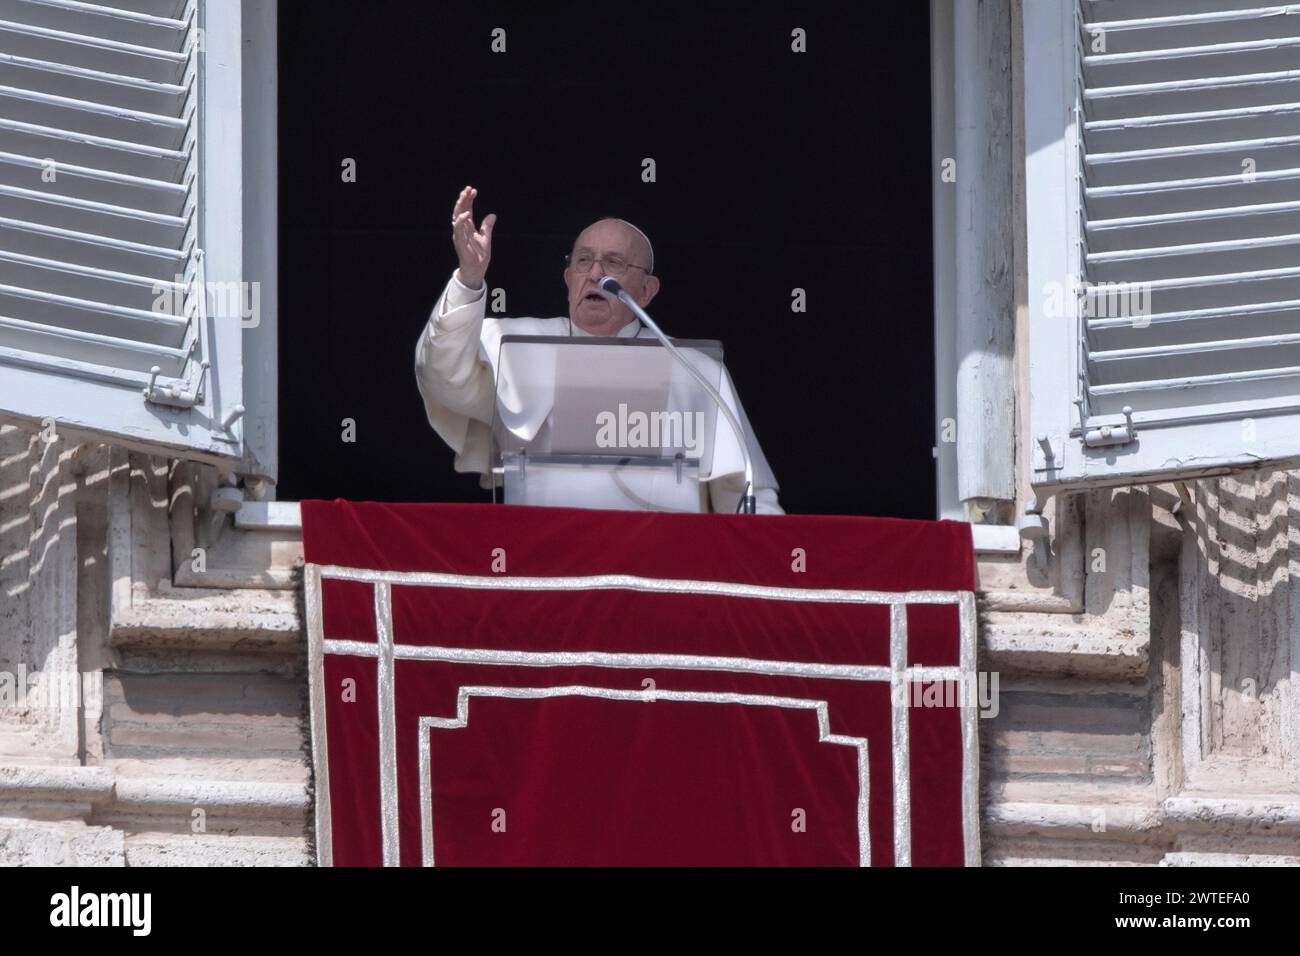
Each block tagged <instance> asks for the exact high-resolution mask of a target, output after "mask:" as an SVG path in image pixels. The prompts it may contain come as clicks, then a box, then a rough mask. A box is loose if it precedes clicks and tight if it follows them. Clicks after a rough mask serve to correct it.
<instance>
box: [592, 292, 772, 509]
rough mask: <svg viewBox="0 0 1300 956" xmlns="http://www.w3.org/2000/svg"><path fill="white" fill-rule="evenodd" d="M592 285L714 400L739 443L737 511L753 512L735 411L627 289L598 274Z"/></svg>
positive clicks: (748, 464)
mask: <svg viewBox="0 0 1300 956" xmlns="http://www.w3.org/2000/svg"><path fill="white" fill-rule="evenodd" d="M596 287H597V288H598V289H599V290H600V294H601V295H603V296H604V297H605V298H607V299H617V300H618V301H619V302H622V303H623V304H624V305H625V306H627V307H628V308H629V309H631V310H632V312H633V313H634V314H635V315H636V317H637V318H639V319H640V320H641V321H642V322H643V323H645V327H646V328H648V329H649V330H650V331H651V332H653V333H654V335H655V338H657V339H658V340H659V342H660V343H661V344H662V345H663V347H664V348H666V349H667V350H668V353H669V354H670V355H671V356H672V357H673V358H674V359H676V360H677V362H678V363H679V364H680V365H681V366H682V368H684V369H686V371H687V372H689V373H690V375H691V377H692V378H694V379H695V381H696V382H698V383H699V384H700V387H701V388H703V389H704V390H705V391H706V392H708V393H709V397H710V398H712V399H713V401H714V403H715V404H716V405H717V406H718V410H719V411H721V412H722V414H723V415H724V416H725V417H726V419H727V424H729V425H730V426H731V430H732V432H733V433H734V434H735V436H736V441H738V442H739V443H740V453H741V455H743V456H744V459H745V492H744V494H743V495H742V496H741V499H740V510H741V511H742V512H743V513H744V514H747V515H752V514H754V513H755V512H756V511H757V508H758V499H757V498H756V497H755V496H754V462H753V459H751V458H750V456H749V443H748V442H746V441H745V430H744V429H743V428H741V427H740V421H739V420H738V419H737V418H736V415H735V413H734V412H732V410H731V407H730V406H729V405H728V404H727V403H726V402H724V401H723V400H722V395H721V394H719V392H718V390H717V389H716V388H714V387H713V386H712V385H711V384H709V380H708V379H706V378H705V377H704V375H703V373H702V372H700V370H699V369H697V368H696V367H695V366H694V365H692V364H691V363H690V362H688V361H687V360H686V358H685V356H683V355H682V353H681V352H680V351H679V350H678V348H677V346H675V345H673V343H672V342H670V341H669V340H668V336H666V335H664V332H663V329H661V328H659V326H658V325H657V324H656V323H655V320H654V319H652V318H650V316H649V314H648V313H647V312H646V310H645V309H643V308H641V306H640V305H639V304H637V301H636V299H634V298H632V296H631V295H629V294H628V291H627V290H626V289H624V288H623V287H622V286H621V285H619V282H618V280H617V279H615V278H614V277H613V276H602V277H601V280H600V281H599V282H597V283H596Z"/></svg>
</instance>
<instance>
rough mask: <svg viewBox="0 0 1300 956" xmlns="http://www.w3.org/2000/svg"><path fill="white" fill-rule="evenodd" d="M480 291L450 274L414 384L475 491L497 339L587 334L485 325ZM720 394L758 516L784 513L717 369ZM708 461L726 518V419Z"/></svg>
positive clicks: (637, 326)
mask: <svg viewBox="0 0 1300 956" xmlns="http://www.w3.org/2000/svg"><path fill="white" fill-rule="evenodd" d="M486 305H487V286H486V284H484V286H483V288H480V289H470V288H468V287H467V286H466V285H464V284H463V283H462V282H461V281H460V279H459V277H457V276H456V275H455V274H454V273H453V274H452V278H451V281H450V282H448V283H447V287H446V288H445V289H443V291H442V295H441V296H439V298H438V301H437V303H435V305H434V307H433V313H432V314H431V315H430V316H429V321H428V324H427V325H426V326H425V328H424V331H423V332H422V333H421V334H420V341H419V343H418V344H417V345H416V347H415V380H416V384H418V385H419V388H420V394H421V395H422V396H423V398H424V410H425V413H426V414H427V415H428V416H429V424H430V425H432V426H433V429H434V431H436V432H437V433H438V435H439V436H440V437H441V438H442V440H443V441H445V442H446V443H447V444H448V445H450V446H451V449H452V451H454V452H455V453H456V462H455V468H456V470H457V471H459V472H474V473H477V474H479V475H481V476H482V477H481V479H480V484H482V485H483V487H485V488H490V487H491V486H492V477H491V469H492V465H491V461H490V456H491V445H492V432H491V427H492V411H493V406H494V404H495V402H496V381H495V377H494V368H495V363H496V357H497V354H498V348H499V346H500V344H501V336H503V335H554V336H567V335H569V334H573V335H582V336H585V335H588V333H586V332H584V331H582V330H581V329H579V328H578V327H577V326H574V325H572V324H571V323H570V321H569V320H568V319H567V318H563V317H559V318H554V319H534V318H521V319H489V318H486V317H485V310H486ZM618 334H619V336H620V337H629V336H633V335H636V336H641V337H651V338H652V337H653V333H651V332H650V330H649V329H647V328H644V327H643V326H642V325H641V323H640V322H639V321H636V320H634V321H632V322H630V323H628V324H627V325H625V326H623V328H622V329H620V330H619V333H618ZM720 391H721V393H722V397H723V400H724V401H726V402H728V403H729V404H730V405H731V407H732V408H734V409H735V410H736V412H737V416H738V417H739V418H740V422H741V425H742V427H743V428H744V430H745V435H746V436H747V439H748V441H747V444H748V447H749V453H750V457H751V458H752V460H753V466H754V494H755V497H756V498H757V499H758V507H757V510H758V513H759V514H784V513H785V512H784V511H783V510H782V509H781V505H780V504H779V503H778V502H777V498H776V493H777V491H778V489H779V486H778V485H777V483H776V478H775V477H774V476H773V475H772V469H771V467H770V466H769V465H768V463H767V458H766V457H765V456H764V455H763V449H762V448H760V447H759V444H758V440H757V439H756V438H755V437H754V430H753V428H751V427H750V424H749V419H748V417H747V416H746V415H745V409H744V406H742V405H741V404H740V398H739V396H737V395H736V390H735V386H734V385H733V383H732V381H731V375H730V374H728V373H727V371H726V369H725V368H724V369H723V371H722V380H721V383H720ZM716 432H717V443H716V445H715V450H714V455H713V463H714V467H713V471H714V474H713V475H711V476H710V477H709V480H708V492H709V503H710V505H711V507H712V510H714V511H719V512H724V513H732V512H734V511H735V510H736V506H737V504H738V503H739V501H740V496H741V493H742V492H743V490H744V486H745V480H744V462H743V457H742V456H741V454H740V448H739V444H738V443H737V442H736V441H735V439H734V437H731V438H728V437H726V436H724V433H726V435H730V432H731V429H730V428H728V427H727V426H726V424H725V419H723V418H722V417H721V416H719V418H718V425H717V428H716Z"/></svg>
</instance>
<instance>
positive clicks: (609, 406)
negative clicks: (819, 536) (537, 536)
mask: <svg viewBox="0 0 1300 956" xmlns="http://www.w3.org/2000/svg"><path fill="white" fill-rule="evenodd" d="M673 344H674V345H675V346H676V347H677V348H678V349H679V351H680V353H681V355H682V356H683V357H684V358H685V359H686V360H687V361H688V362H690V364H691V365H692V366H693V367H694V368H695V369H696V370H697V371H698V372H699V373H701V375H702V376H703V377H704V379H705V381H707V382H708V383H709V384H710V385H711V386H712V387H713V388H714V389H715V390H718V389H720V388H721V387H722V379H723V365H722V344H721V343H720V342H717V341H713V340H677V339H675V340H673ZM728 391H729V389H728ZM717 426H718V406H717V404H716V402H715V401H714V399H713V397H712V396H710V395H709V393H708V392H707V391H706V389H705V388H704V387H702V386H701V384H700V383H699V382H698V381H696V380H695V378H694V377H693V376H692V375H691V374H690V373H689V372H688V371H687V370H686V369H685V368H683V367H682V365H681V364H680V363H678V362H676V361H674V359H673V357H672V355H670V354H669V352H668V350H667V349H665V348H664V347H663V346H662V345H661V344H660V343H659V341H658V340H656V339H646V338H598V337H581V338H576V337H565V338H560V337H556V336H541V335H506V336H503V337H502V339H501V350H500V353H499V358H498V363H497V389H496V406H495V412H494V417H493V422H492V459H493V470H494V473H495V474H496V475H498V476H499V477H500V484H501V485H502V486H503V487H504V497H505V501H506V503H507V504H527V505H557V506H566V507H576V508H603V509H620V510H627V511H707V510H708V497H707V494H708V489H707V487H706V486H705V484H704V482H705V481H707V480H708V479H709V477H711V475H712V471H713V465H714V458H715V451H716V446H717V440H718V436H717ZM722 427H723V429H724V430H725V429H726V428H727V424H726V423H725V422H723V423H722ZM727 437H728V438H729V439H731V436H730V435H729V434H728V436H727ZM732 441H733V443H734V439H732ZM493 484H494V486H495V485H496V484H497V482H494V483H493Z"/></svg>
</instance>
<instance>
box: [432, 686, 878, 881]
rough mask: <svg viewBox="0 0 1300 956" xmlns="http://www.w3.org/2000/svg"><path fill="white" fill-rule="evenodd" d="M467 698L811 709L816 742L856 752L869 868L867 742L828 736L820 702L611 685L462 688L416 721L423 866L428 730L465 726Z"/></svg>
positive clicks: (862, 849)
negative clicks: (446, 707) (450, 712)
mask: <svg viewBox="0 0 1300 956" xmlns="http://www.w3.org/2000/svg"><path fill="white" fill-rule="evenodd" d="M471 697H505V698H512V699H515V700H537V699H541V698H546V697H598V698H602V699H604V700H627V701H637V702H641V703H655V702H658V701H662V700H676V701H688V702H692V703H705V704H740V705H745V706H750V707H784V708H792V709H798V710H813V711H815V712H816V714H817V740H818V741H819V742H820V743H828V744H839V745H841V746H845V747H854V748H856V749H857V751H858V817H857V827H858V866H870V865H871V831H870V828H869V827H868V822H869V813H868V810H869V806H870V796H871V780H870V772H869V764H868V762H867V739H866V738H865V737H851V736H847V735H845V734H833V733H831V728H830V707H829V705H828V704H827V702H826V701H824V700H805V699H803V698H798V697H772V696H767V695H762V694H733V693H725V692H705V691H680V690H644V691H640V690H625V689H615V688H611V687H587V686H583V685H579V684H574V685H568V686H563V687H475V686H469V687H461V688H460V690H459V692H458V693H457V695H456V716H455V717H421V718H420V856H421V860H422V862H423V864H424V865H425V866H433V865H434V855H433V766H432V753H431V751H432V747H431V745H430V743H429V731H430V730H432V729H433V728H442V729H460V728H463V727H466V726H468V725H469V699H470V698H471Z"/></svg>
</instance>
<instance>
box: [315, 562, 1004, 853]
mask: <svg viewBox="0 0 1300 956" xmlns="http://www.w3.org/2000/svg"><path fill="white" fill-rule="evenodd" d="M324 578H331V579H335V580H344V581H359V582H365V583H369V584H372V585H374V586H375V624H376V628H375V630H376V636H377V638H378V643H377V644H372V643H369V642H366V641H339V640H329V641H327V640H326V639H325V635H324V620H323V617H322V609H321V596H320V588H321V581H322V579H324ZM394 584H398V585H406V586H412V585H414V586H425V587H464V588H475V589H483V590H547V591H553V590H604V589H611V588H621V589H628V590H635V591H648V592H657V593H675V594H716V595H725V596H728V597H745V598H755V599H760V600H781V601H806V602H814V603H852V604H872V605H885V606H888V607H889V608H890V665H889V667H888V668H885V667H878V666H869V665H837V664H817V663H811V662H808V663H803V662H792V661H764V660H757V659H752V658H735V657H709V656H701V655H681V654H606V653H600V652H535V651H502V650H491V649H479V648H468V649H466V648H444V647H424V646H418V645H399V644H396V643H395V642H394V640H393V634H392V585H394ZM305 587H306V589H307V596H306V597H307V600H306V607H307V636H308V663H309V667H310V670H311V673H310V681H309V683H310V691H311V729H312V758H313V760H314V762H315V769H316V781H317V783H316V813H315V817H316V833H317V859H318V862H319V863H320V865H322V866H329V865H332V863H333V848H332V836H333V831H332V829H331V826H332V820H331V814H330V794H329V766H328V763H329V758H328V750H327V747H326V745H325V741H326V728H325V704H324V697H323V694H324V688H323V687H322V686H321V683H322V680H323V675H324V656H325V654H327V653H330V654H348V655H353V656H366V657H377V658H378V659H379V660H378V666H377V670H376V672H377V684H378V685H379V686H378V687H377V691H378V698H379V705H378V706H379V715H378V718H379V745H380V800H381V816H380V826H381V836H382V842H383V860H384V865H385V866H393V865H397V864H398V862H399V859H400V854H399V849H398V833H397V819H398V803H397V800H398V798H397V787H396V780H397V750H396V730H395V720H396V713H395V708H394V706H393V701H394V699H395V689H394V674H393V666H394V662H395V661H396V660H398V659H404V660H437V661H461V662H474V663H485V664H513V665H523V666H536V667H556V666H583V665H587V666H595V667H611V668H630V667H641V668H661V667H662V668H679V669H692V670H719V671H730V672H737V673H752V674H762V675H765V676H806V677H812V678H831V679H842V680H864V681H889V683H890V693H891V704H890V706H891V714H892V721H891V737H892V766H893V777H894V781H893V784H894V785H893V806H894V854H895V864H896V865H900V866H906V865H910V862H911V813H910V807H911V786H910V780H909V779H908V773H909V770H910V763H909V753H908V736H909V735H908V720H907V713H908V710H907V707H908V703H907V696H908V694H907V688H908V687H909V685H910V683H911V682H912V681H914V680H922V679H924V680H930V681H934V680H962V679H963V678H964V677H966V676H969V677H970V678H972V679H973V678H974V677H975V640H976V633H975V595H974V594H973V593H972V592H970V591H903V592H889V591H855V590H846V589H838V588H784V587H769V586H764V585H750V584H731V583H726V582H719V581H692V580H682V579H668V578H645V577H639V576H636V575H624V574H613V575H586V576H577V577H506V576H494V577H479V576H475V575H463V574H443V573H437V572H401V571H372V570H368V569H360V568H344V567H338V566H334V565H316V564H310V563H309V564H307V566H306V573H305ZM381 594H382V596H381ZM909 604H955V605H957V607H958V619H959V631H960V633H959V643H960V657H959V666H958V667H957V668H952V667H938V668H920V667H915V668H912V667H908V666H907V614H906V608H907V605H909ZM506 689H508V688H506ZM588 689H589V690H593V691H597V690H598V691H602V692H609V693H611V694H630V695H632V696H631V697H630V698H628V699H646V695H645V692H641V691H628V690H623V689H617V688H588ZM463 690H464V688H462V691H463ZM525 690H533V691H539V690H541V691H544V690H547V688H540V689H539V688H531V689H528V688H525ZM551 690H554V688H551ZM667 693H669V692H668V691H657V692H656V695H657V696H659V697H663V696H665V695H666V694H667ZM674 693H678V694H687V693H697V692H686V691H678V692H674ZM714 696H726V695H714ZM733 696H741V697H743V696H746V695H733ZM701 699H702V698H701ZM788 699H789V700H794V698H788ZM466 700H467V698H466ZM900 701H901V703H900ZM814 703H816V702H810V701H803V702H801V704H800V706H809V705H811V704H814ZM458 707H459V705H458ZM385 714H386V715H387V716H385ZM446 719H450V718H423V720H446ZM423 720H422V726H423ZM977 720H978V713H977V708H976V706H975V705H974V704H972V703H967V704H966V705H965V706H963V707H962V755H963V759H962V833H963V842H964V849H965V857H964V859H965V863H966V865H968V866H978V865H979V863H980V846H979V816H978V811H979V763H978V761H979V740H978V724H977ZM420 737H421V746H422V747H423V746H426V741H427V731H425V730H421V734H420ZM846 739H848V738H846ZM427 780H428V778H427V777H422V782H421V785H422V787H423V786H424V785H425V782H426V781H427ZM429 786H432V784H431V782H429ZM431 812H432V811H431V810H430V813H431ZM430 825H431V824H430ZM422 826H423V823H422ZM861 845H862V844H861V843H860V845H859V846H860V848H861ZM430 852H432V850H431V848H430Z"/></svg>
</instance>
